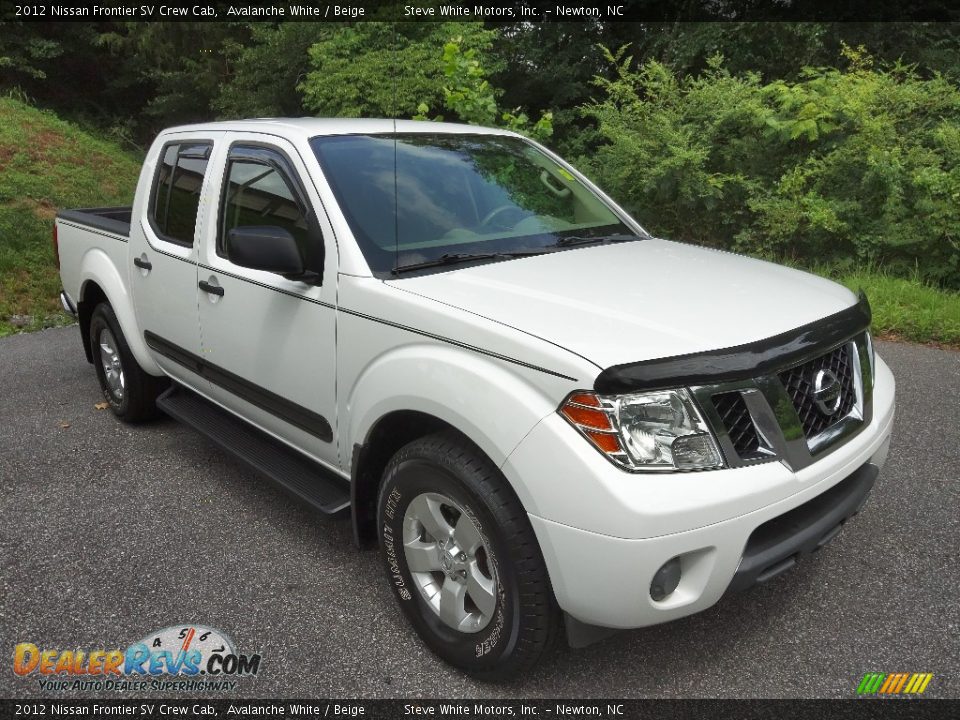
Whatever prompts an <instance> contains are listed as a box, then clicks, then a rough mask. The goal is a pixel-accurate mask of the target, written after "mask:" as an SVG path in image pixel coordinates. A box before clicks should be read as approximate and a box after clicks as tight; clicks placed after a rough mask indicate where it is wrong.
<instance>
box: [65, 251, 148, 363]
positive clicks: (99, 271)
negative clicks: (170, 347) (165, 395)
mask: <svg viewBox="0 0 960 720" xmlns="http://www.w3.org/2000/svg"><path fill="white" fill-rule="evenodd" d="M90 283H96V284H97V285H99V286H100V289H101V290H103V293H104V295H106V296H107V301H108V302H109V303H110V306H111V307H112V308H113V312H114V314H115V315H116V316H117V322H119V323H120V330H121V331H122V332H123V336H124V339H125V340H126V341H127V345H128V346H129V347H130V352H132V353H133V356H134V358H136V360H137V363H138V364H139V365H140V367H141V368H143V371H144V372H146V373H149V374H151V375H163V371H162V370H161V369H160V367H159V366H158V365H157V364H156V363H155V362H154V361H153V357H152V356H151V355H150V351H149V349H148V348H147V346H146V343H144V341H143V336H142V334H141V333H140V327H139V325H138V324H137V317H136V314H135V313H134V309H133V296H132V295H131V294H130V292H129V291H128V289H127V283H126V282H124V279H123V278H122V277H121V276H120V273H119V271H118V270H117V266H116V264H114V262H113V260H111V259H110V256H109V255H107V254H106V253H105V252H104V251H103V250H101V249H99V248H93V249H91V250H88V251H87V252H85V253H84V255H83V258H82V259H81V261H80V299H81V301H83V300H84V296H85V294H86V292H87V289H88V287H89V284H90Z"/></svg>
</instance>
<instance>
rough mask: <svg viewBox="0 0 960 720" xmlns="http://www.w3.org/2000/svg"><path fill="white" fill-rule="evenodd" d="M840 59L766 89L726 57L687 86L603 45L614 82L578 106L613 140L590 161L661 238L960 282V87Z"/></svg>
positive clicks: (906, 70)
mask: <svg viewBox="0 0 960 720" xmlns="http://www.w3.org/2000/svg"><path fill="white" fill-rule="evenodd" d="M843 55H844V60H845V62H846V64H847V65H848V67H847V68H846V69H845V70H838V69H835V68H805V69H804V70H803V71H802V72H801V73H800V75H799V78H798V79H797V80H795V81H786V80H775V81H773V82H769V83H763V82H762V81H761V78H760V76H759V75H757V74H755V73H741V74H737V75H734V74H731V73H730V72H729V71H728V70H727V69H726V67H725V65H724V63H723V59H722V57H720V56H714V57H713V58H712V59H710V61H709V62H708V67H707V69H706V70H705V71H704V72H703V73H701V74H700V75H697V76H694V77H691V76H687V77H683V78H678V77H677V76H676V75H675V74H674V73H673V72H671V71H670V70H669V69H668V68H667V67H665V66H664V65H662V64H660V63H658V62H656V61H647V62H646V63H643V64H641V65H640V66H638V67H636V68H635V67H634V64H633V59H632V57H630V56H629V55H628V54H627V49H626V48H621V50H619V51H618V52H617V53H610V52H609V51H607V57H608V60H609V61H610V62H611V64H612V65H613V66H614V68H615V71H616V72H615V76H614V78H613V79H604V78H598V80H597V84H598V86H599V87H600V89H601V91H602V93H603V99H602V100H600V101H597V102H594V103H592V104H590V105H588V106H586V107H585V108H584V113H585V115H586V116H587V117H589V118H592V119H594V120H595V121H596V122H597V123H598V125H599V132H600V134H601V136H602V137H603V138H604V144H603V145H602V147H600V149H599V150H598V152H596V153H595V154H594V155H593V156H591V157H588V158H584V160H583V163H584V164H585V165H586V166H587V167H589V168H591V170H592V172H593V174H594V175H595V176H597V178H598V179H599V181H600V182H601V184H602V185H603V186H604V187H605V188H607V189H608V190H609V191H610V192H611V193H612V194H613V195H614V196H615V197H618V198H619V199H620V200H621V201H623V202H624V204H625V205H627V206H628V207H629V208H630V209H631V210H633V211H634V212H635V213H636V214H637V216H638V218H639V219H640V220H641V222H646V223H648V224H649V227H650V229H651V230H652V231H654V232H656V233H657V234H662V235H665V236H670V237H674V238H676V239H681V240H687V241H692V242H697V243H702V244H709V245H715V246H721V247H728V248H732V249H735V250H738V251H743V252H747V253H753V254H758V255H763V256H774V257H787V258H796V259H799V260H803V261H805V262H808V263H810V262H822V261H830V262H846V263H853V262H871V263H880V264H883V265H884V266H886V267H889V268H890V269H891V270H893V271H895V272H897V273H899V274H901V275H905V274H908V273H910V272H912V271H913V270H914V269H915V268H916V269H917V270H918V271H919V272H920V274H921V275H922V276H923V277H924V278H926V279H928V280H930V281H934V282H937V283H940V284H943V285H946V286H950V287H953V288H957V287H960V203H958V200H960V91H958V89H957V87H956V86H955V85H954V84H953V83H951V82H949V81H947V80H946V79H945V78H944V77H942V76H940V75H933V76H932V77H930V78H927V79H923V78H920V77H919V76H918V75H917V74H916V70H915V68H913V67H912V66H904V65H901V64H893V65H889V66H884V67H881V68H879V69H878V68H876V67H875V66H874V63H873V59H872V58H871V57H870V56H869V55H868V54H867V53H866V52H865V51H864V50H863V49H862V48H857V49H853V48H849V47H844V50H843Z"/></svg>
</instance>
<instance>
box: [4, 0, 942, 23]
mask: <svg viewBox="0 0 960 720" xmlns="http://www.w3.org/2000/svg"><path fill="white" fill-rule="evenodd" d="M0 19H3V20H5V21H11V20H15V21H20V22H103V21H124V22H224V21H243V22H250V21H262V22H283V21H312V22H366V21H387V22H448V21H451V20H458V21H478V22H483V21H485V22H500V23H513V22H603V23H606V22H683V21H714V22H746V21H750V22H767V21H773V22H779V21H791V22H809V21H817V22H878V21H879V22H893V21H898V22H912V21H930V22H947V21H953V22H956V21H960V4H958V3H956V2H951V1H950V0H688V1H687V2H683V1H678V0H610V1H609V2H596V0H585V1H584V2H564V1H559V2H558V1H553V2H542V1H540V0H484V1H481V2H469V1H466V0H460V1H454V2H443V1H441V0H380V1H376V0H340V1H334V2H330V1H328V0H237V1H236V2H229V1H227V2H225V1H223V0H209V1H208V2H202V1H200V2H196V1H192V0H166V1H161V0H101V1H99V2H98V1H97V0H37V2H29V1H28V0H0Z"/></svg>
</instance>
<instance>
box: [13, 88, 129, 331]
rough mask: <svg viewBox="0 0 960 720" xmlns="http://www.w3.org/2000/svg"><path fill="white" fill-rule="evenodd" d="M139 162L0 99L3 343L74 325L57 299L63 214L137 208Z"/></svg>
mask: <svg viewBox="0 0 960 720" xmlns="http://www.w3.org/2000/svg"><path fill="white" fill-rule="evenodd" d="M140 162H141V158H140V157H139V156H137V155H136V154H135V153H131V152H129V151H127V150H124V149H123V148H121V147H120V146H118V145H116V144H114V143H111V142H108V141H105V140H102V139H100V138H97V137H95V136H94V135H92V134H90V133H88V132H85V131H84V130H82V129H80V128H78V127H77V126H75V125H72V124H70V123H67V122H64V121H62V120H59V119H58V118H57V117H56V116H54V115H52V114H50V113H47V112H43V111H40V110H37V109H36V108H33V107H30V106H29V105H26V104H24V103H22V102H20V101H18V100H15V99H12V98H0V337H2V336H4V335H9V334H10V333H14V332H18V331H24V330H37V329H40V328H42V327H50V326H53V325H59V324H63V323H64V322H66V321H67V320H68V317H67V316H66V315H64V313H63V311H62V310H61V309H60V303H59V301H58V300H57V295H58V293H59V292H60V279H59V277H58V276H57V271H56V267H55V266H54V257H53V245H52V242H51V233H52V228H53V218H54V215H55V214H56V212H57V210H59V209H61V208H71V207H91V206H105V205H124V204H129V203H130V202H131V201H132V197H133V191H134V189H135V186H136V183H137V176H138V175H139V173H140Z"/></svg>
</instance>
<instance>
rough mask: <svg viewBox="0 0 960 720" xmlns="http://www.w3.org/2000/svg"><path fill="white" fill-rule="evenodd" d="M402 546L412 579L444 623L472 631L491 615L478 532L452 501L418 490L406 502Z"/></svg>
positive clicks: (489, 571) (491, 582)
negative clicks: (416, 494) (408, 503)
mask: <svg viewBox="0 0 960 720" xmlns="http://www.w3.org/2000/svg"><path fill="white" fill-rule="evenodd" d="M403 550H404V557H405V558H406V561H407V567H408V568H409V569H410V574H411V575H412V577H413V580H414V584H415V585H416V587H417V589H418V590H419V591H420V595H421V596H422V597H423V599H424V601H425V602H426V603H427V606H428V607H429V608H430V609H431V610H432V611H433V612H434V613H435V614H436V615H437V616H438V617H439V618H440V621H441V622H442V623H443V624H444V625H446V626H447V627H449V628H451V629H453V630H457V631H459V632H463V633H477V632H480V631H481V630H483V629H484V628H485V627H486V626H487V625H489V624H490V621H491V620H492V619H493V616H494V614H495V613H496V609H497V595H498V584H497V575H496V569H495V567H494V564H493V563H492V562H491V560H490V553H489V551H488V550H487V546H486V543H485V541H484V538H483V536H482V535H481V534H480V531H479V530H478V528H477V526H476V524H475V523H474V521H473V520H472V519H471V517H470V516H469V515H468V514H467V513H465V512H464V511H463V508H461V507H460V506H459V505H458V504H457V503H456V502H454V501H453V500H451V499H450V498H448V497H447V496H445V495H441V494H439V493H423V494H421V495H418V496H417V497H415V498H414V499H413V501H412V502H411V503H410V505H408V506H407V511H406V513H405V514H404V518H403Z"/></svg>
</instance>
